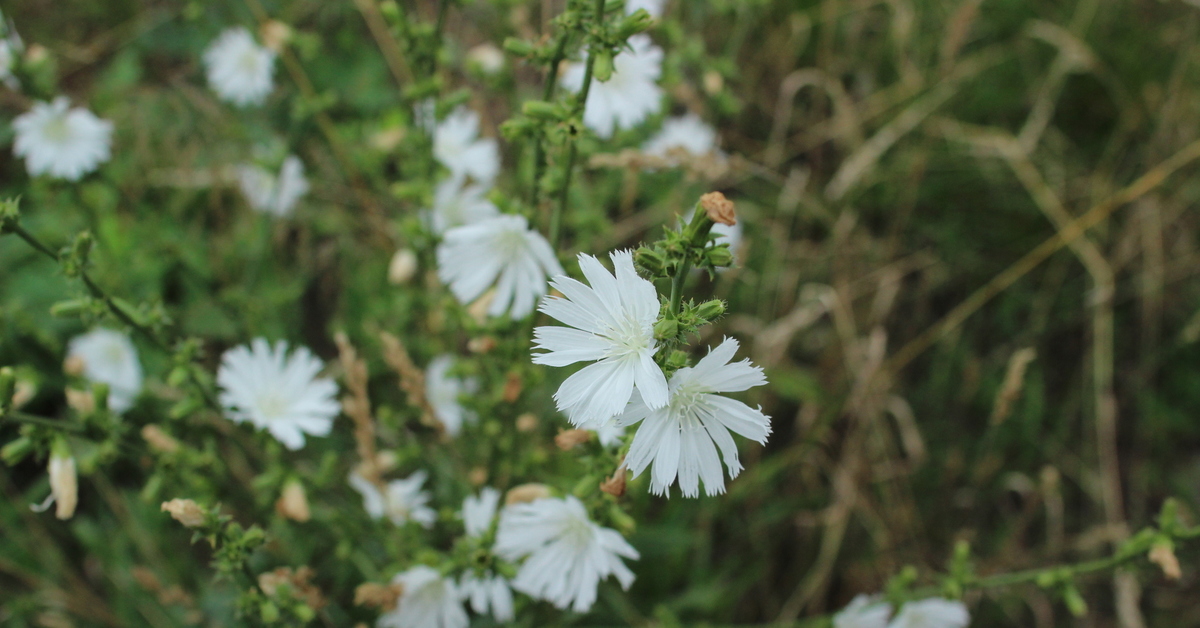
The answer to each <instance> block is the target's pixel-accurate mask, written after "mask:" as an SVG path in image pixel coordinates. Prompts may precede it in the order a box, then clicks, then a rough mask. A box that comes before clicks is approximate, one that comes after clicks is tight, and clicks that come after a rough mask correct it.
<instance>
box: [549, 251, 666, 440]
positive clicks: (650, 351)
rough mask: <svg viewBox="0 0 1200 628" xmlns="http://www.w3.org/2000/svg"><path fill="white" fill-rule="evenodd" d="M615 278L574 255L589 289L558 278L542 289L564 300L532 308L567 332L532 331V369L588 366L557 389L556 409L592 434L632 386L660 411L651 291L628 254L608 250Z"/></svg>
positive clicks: (662, 390) (655, 307)
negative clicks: (541, 351)
mask: <svg viewBox="0 0 1200 628" xmlns="http://www.w3.org/2000/svg"><path fill="white" fill-rule="evenodd" d="M609 257H610V258H611V259H612V262H613V267H614V269H615V270H616V273H615V275H613V274H609V272H608V270H607V269H605V268H604V266H603V265H602V264H601V263H600V262H599V261H598V260H597V259H596V258H594V257H592V256H591V255H587V254H584V253H580V254H579V268H580V269H581V270H582V271H583V275H584V276H585V277H586V278H587V280H588V282H589V283H590V284H591V287H588V286H586V285H584V284H583V283H581V282H579V281H576V280H574V279H571V278H570V277H566V276H564V275H560V276H558V277H555V278H554V279H553V280H551V281H550V285H551V286H552V287H553V288H554V289H555V290H558V291H559V292H561V293H562V294H563V295H564V296H565V297H566V298H558V297H548V298H546V299H544V300H543V301H542V304H541V307H540V308H539V309H540V310H541V311H542V312H544V313H546V314H548V315H549V316H551V317H553V318H556V319H558V320H559V321H562V322H563V323H566V324H567V325H570V326H571V327H574V328H575V329H571V328H568V327H538V328H537V329H535V330H533V337H534V341H535V342H536V343H537V345H536V346H535V347H534V348H535V349H545V350H546V351H547V353H538V354H534V356H533V361H534V363H536V364H545V365H547V366H567V365H570V364H574V363H576V362H585V361H593V360H595V361H596V363H595V364H590V365H588V366H586V367H584V368H583V369H582V370H580V371H579V372H577V373H575V374H573V375H571V376H570V377H568V378H567V379H566V381H564V382H563V383H562V386H560V387H559V388H558V392H556V393H555V394H554V400H555V402H556V403H557V404H558V409H559V410H560V411H563V412H565V413H566V414H567V418H568V419H569V420H570V421H571V423H573V424H574V425H575V426H577V427H583V428H587V429H595V428H596V427H598V426H599V425H602V424H603V423H605V422H606V421H608V419H610V418H612V417H614V416H616V415H617V414H618V413H620V412H621V410H622V409H624V408H625V404H626V403H627V402H628V401H629V398H630V396H631V395H632V394H633V389H634V386H635V385H636V386H637V389H638V390H639V391H640V392H641V398H642V399H643V400H645V403H646V404H647V405H648V406H649V407H650V408H661V407H663V406H665V405H666V404H667V380H666V377H664V376H663V372H662V370H661V369H660V368H658V365H657V364H655V363H654V353H655V352H656V351H658V343H657V342H655V340H654V323H655V321H656V320H657V319H658V312H659V303H658V292H657V291H656V290H655V289H654V284H652V283H650V282H649V281H647V280H645V279H642V278H641V277H639V276H638V274H637V271H636V270H634V268H633V255H632V254H631V253H630V252H629V251H614V252H612V253H611V254H610V255H609Z"/></svg>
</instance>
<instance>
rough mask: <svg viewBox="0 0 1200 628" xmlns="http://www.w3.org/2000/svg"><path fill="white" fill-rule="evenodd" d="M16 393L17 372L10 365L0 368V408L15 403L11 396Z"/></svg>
mask: <svg viewBox="0 0 1200 628" xmlns="http://www.w3.org/2000/svg"><path fill="white" fill-rule="evenodd" d="M16 394H17V374H16V373H14V372H13V370H12V367H10V366H6V367H4V368H0V410H4V409H7V408H8V407H10V406H13V405H15V403H14V402H13V397H15V396H16Z"/></svg>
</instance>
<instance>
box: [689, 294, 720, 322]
mask: <svg viewBox="0 0 1200 628" xmlns="http://www.w3.org/2000/svg"><path fill="white" fill-rule="evenodd" d="M724 315H725V302H724V301H722V300H720V299H713V300H712V301H705V302H704V303H701V304H700V305H699V306H697V307H696V316H698V317H700V318H702V319H704V320H705V321H714V320H716V319H718V318H721V317H722V316H724Z"/></svg>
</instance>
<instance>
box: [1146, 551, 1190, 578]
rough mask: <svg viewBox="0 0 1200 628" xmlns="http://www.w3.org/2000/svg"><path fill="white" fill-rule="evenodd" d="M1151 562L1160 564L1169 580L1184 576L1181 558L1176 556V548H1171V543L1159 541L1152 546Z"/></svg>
mask: <svg viewBox="0 0 1200 628" xmlns="http://www.w3.org/2000/svg"><path fill="white" fill-rule="evenodd" d="M1149 558H1150V562H1152V563H1154V564H1155V565H1158V566H1159V568H1161V569H1162V571H1163V575H1164V576H1166V577H1167V579H1168V580H1178V579H1180V578H1181V577H1183V571H1182V570H1181V569H1180V568H1179V559H1178V558H1176V557H1175V550H1173V549H1171V545H1170V544H1169V543H1157V544H1155V546H1154V547H1152V548H1150V554H1149Z"/></svg>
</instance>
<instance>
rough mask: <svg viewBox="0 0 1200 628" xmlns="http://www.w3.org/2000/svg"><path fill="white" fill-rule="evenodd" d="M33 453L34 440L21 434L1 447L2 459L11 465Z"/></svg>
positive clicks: (0, 458)
mask: <svg viewBox="0 0 1200 628" xmlns="http://www.w3.org/2000/svg"><path fill="white" fill-rule="evenodd" d="M31 453H33V441H32V440H30V439H29V437H27V436H20V437H18V438H17V439H16V440H13V441H10V442H9V443H8V444H7V445H5V446H4V447H2V448H0V460H3V461H4V464H6V465H8V466H10V467H11V466H13V465H15V464H17V463H18V462H20V461H22V460H24V459H25V457H26V456H28V455H29V454H31Z"/></svg>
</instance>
